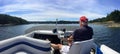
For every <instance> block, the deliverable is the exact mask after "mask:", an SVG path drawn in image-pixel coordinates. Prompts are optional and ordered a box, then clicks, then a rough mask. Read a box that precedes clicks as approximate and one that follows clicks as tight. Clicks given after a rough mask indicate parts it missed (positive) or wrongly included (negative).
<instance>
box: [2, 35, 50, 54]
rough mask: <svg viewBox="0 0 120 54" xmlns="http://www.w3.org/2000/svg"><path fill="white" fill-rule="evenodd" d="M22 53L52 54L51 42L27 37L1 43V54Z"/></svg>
mask: <svg viewBox="0 0 120 54" xmlns="http://www.w3.org/2000/svg"><path fill="white" fill-rule="evenodd" d="M20 52H24V54H50V53H51V47H50V42H49V41H44V40H37V39H34V38H30V37H25V36H18V37H14V38H10V39H7V40H3V41H0V54H18V53H20Z"/></svg>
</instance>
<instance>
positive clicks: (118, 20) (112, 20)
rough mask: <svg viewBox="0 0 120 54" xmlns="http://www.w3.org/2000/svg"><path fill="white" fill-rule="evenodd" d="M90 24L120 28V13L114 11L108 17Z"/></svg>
mask: <svg viewBox="0 0 120 54" xmlns="http://www.w3.org/2000/svg"><path fill="white" fill-rule="evenodd" d="M89 22H90V23H95V24H104V25H106V26H108V27H120V11H119V10H114V11H112V12H111V13H110V14H108V15H107V16H106V17H102V18H97V19H94V20H91V21H89Z"/></svg>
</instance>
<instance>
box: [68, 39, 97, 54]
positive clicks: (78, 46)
mask: <svg viewBox="0 0 120 54" xmlns="http://www.w3.org/2000/svg"><path fill="white" fill-rule="evenodd" d="M96 47H97V46H96V44H95V43H94V41H93V39H91V40H86V41H80V42H74V43H73V44H72V46H71V48H70V51H69V52H68V54H90V51H91V49H95V50H96Z"/></svg>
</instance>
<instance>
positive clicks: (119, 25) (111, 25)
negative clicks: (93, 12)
mask: <svg viewBox="0 0 120 54" xmlns="http://www.w3.org/2000/svg"><path fill="white" fill-rule="evenodd" d="M93 24H102V25H105V26H107V27H120V23H115V22H113V21H108V22H94V23H93Z"/></svg>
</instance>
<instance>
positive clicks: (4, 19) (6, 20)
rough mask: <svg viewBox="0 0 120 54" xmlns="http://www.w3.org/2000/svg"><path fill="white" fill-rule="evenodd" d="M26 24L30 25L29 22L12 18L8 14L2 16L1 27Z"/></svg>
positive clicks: (0, 16) (0, 15) (0, 17)
mask: <svg viewBox="0 0 120 54" xmlns="http://www.w3.org/2000/svg"><path fill="white" fill-rule="evenodd" d="M26 23H28V21H26V20H24V19H22V18H20V17H16V16H10V15H7V14H0V25H18V24H26Z"/></svg>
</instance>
